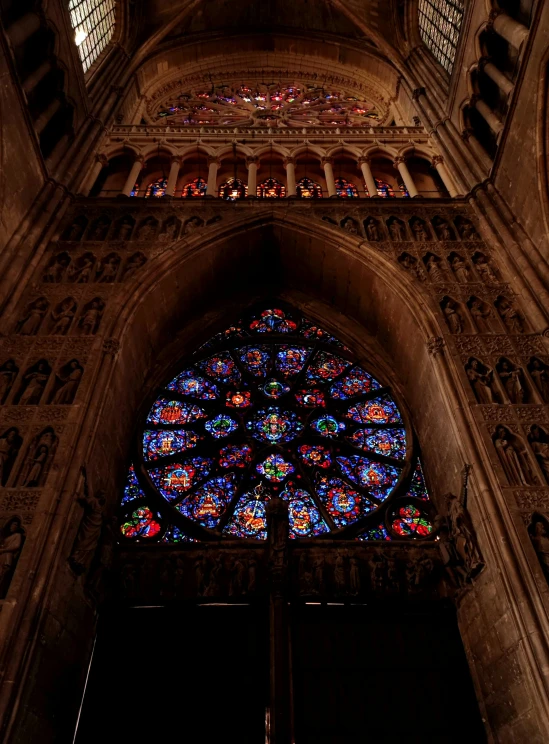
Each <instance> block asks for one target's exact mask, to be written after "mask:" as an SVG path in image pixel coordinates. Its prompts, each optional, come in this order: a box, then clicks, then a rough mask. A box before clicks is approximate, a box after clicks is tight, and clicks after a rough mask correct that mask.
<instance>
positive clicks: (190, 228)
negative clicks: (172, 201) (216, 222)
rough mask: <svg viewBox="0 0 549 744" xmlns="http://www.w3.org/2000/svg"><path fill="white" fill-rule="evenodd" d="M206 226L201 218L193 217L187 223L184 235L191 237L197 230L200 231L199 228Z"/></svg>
mask: <svg viewBox="0 0 549 744" xmlns="http://www.w3.org/2000/svg"><path fill="white" fill-rule="evenodd" d="M203 226H204V220H201V219H200V217H191V218H190V219H188V220H187V221H186V222H185V226H184V227H183V235H191V233H193V232H194V231H195V230H198V228H199V227H203Z"/></svg>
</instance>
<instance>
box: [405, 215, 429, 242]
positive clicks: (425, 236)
mask: <svg viewBox="0 0 549 744" xmlns="http://www.w3.org/2000/svg"><path fill="white" fill-rule="evenodd" d="M410 229H411V230H412V235H413V236H414V240H417V241H418V242H419V243H425V242H426V241H428V240H430V239H431V236H430V234H429V233H428V231H427V226H426V224H425V221H424V220H422V219H420V218H419V217H413V218H412V219H411V220H410Z"/></svg>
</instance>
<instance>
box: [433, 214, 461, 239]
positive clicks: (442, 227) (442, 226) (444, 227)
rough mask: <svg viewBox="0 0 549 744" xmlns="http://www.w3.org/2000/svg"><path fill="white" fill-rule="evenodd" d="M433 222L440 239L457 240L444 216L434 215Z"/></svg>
mask: <svg viewBox="0 0 549 744" xmlns="http://www.w3.org/2000/svg"><path fill="white" fill-rule="evenodd" d="M432 224H433V227H434V229H435V233H436V234H437V237H438V239H439V240H444V241H449V240H455V239H456V236H455V235H454V231H453V230H452V228H451V227H450V225H449V223H448V222H447V221H446V220H445V219H444V218H443V217H433V219H432Z"/></svg>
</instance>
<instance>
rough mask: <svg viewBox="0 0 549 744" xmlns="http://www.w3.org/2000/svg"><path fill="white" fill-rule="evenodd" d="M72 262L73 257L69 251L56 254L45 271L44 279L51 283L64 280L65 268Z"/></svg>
mask: <svg viewBox="0 0 549 744" xmlns="http://www.w3.org/2000/svg"><path fill="white" fill-rule="evenodd" d="M70 262H71V259H70V257H69V254H68V253H60V254H59V255H58V256H55V258H53V259H52V260H51V261H50V263H49V265H48V267H47V269H46V271H45V272H44V275H43V277H42V281H44V282H46V283H49V284H58V283H59V282H60V281H61V280H62V278H63V275H64V273H65V269H66V268H67V266H68V265H69V264H70Z"/></svg>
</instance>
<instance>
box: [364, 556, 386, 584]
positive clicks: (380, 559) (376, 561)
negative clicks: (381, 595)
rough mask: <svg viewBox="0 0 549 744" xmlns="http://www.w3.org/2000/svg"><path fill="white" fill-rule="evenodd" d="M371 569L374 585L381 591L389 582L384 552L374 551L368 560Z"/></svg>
mask: <svg viewBox="0 0 549 744" xmlns="http://www.w3.org/2000/svg"><path fill="white" fill-rule="evenodd" d="M368 563H369V564H370V569H371V578H372V587H373V588H374V589H375V590H377V591H381V590H382V589H384V588H385V584H386V582H387V561H386V559H385V556H384V555H383V554H382V553H374V555H373V556H372V557H371V558H370V560H369V561H368Z"/></svg>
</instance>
